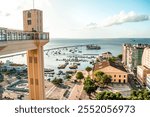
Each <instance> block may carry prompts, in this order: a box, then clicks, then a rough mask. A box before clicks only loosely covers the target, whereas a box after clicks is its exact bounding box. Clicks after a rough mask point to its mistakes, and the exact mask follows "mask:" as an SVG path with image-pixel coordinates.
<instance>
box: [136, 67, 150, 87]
mask: <svg viewBox="0 0 150 117" xmlns="http://www.w3.org/2000/svg"><path fill="white" fill-rule="evenodd" d="M147 74H150V69H148V68H146V67H144V66H142V65H141V66H137V78H138V80H139V81H140V83H141V84H143V85H145V84H146V77H147Z"/></svg>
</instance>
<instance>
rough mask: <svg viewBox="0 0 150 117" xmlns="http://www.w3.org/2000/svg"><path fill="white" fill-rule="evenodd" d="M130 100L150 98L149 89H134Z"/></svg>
mask: <svg viewBox="0 0 150 117" xmlns="http://www.w3.org/2000/svg"><path fill="white" fill-rule="evenodd" d="M129 99H130V100H150V91H148V90H147V89H143V90H133V91H132V92H131V95H130V97H129Z"/></svg>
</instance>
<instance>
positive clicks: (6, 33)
mask: <svg viewBox="0 0 150 117" xmlns="http://www.w3.org/2000/svg"><path fill="white" fill-rule="evenodd" d="M21 40H49V33H46V32H25V31H21V30H10V29H7V28H0V41H21Z"/></svg>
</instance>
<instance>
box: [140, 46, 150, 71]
mask: <svg viewBox="0 0 150 117" xmlns="http://www.w3.org/2000/svg"><path fill="white" fill-rule="evenodd" d="M142 65H143V66H145V67H147V68H148V69H150V47H147V48H145V49H144V52H143V56H142Z"/></svg>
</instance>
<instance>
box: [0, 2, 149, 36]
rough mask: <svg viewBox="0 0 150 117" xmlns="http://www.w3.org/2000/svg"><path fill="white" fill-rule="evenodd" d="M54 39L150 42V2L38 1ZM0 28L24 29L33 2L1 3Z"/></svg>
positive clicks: (45, 26)
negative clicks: (26, 12) (148, 40)
mask: <svg viewBox="0 0 150 117" xmlns="http://www.w3.org/2000/svg"><path fill="white" fill-rule="evenodd" d="M34 1H35V7H34V8H36V9H40V10H43V14H44V17H43V18H44V20H43V21H44V31H45V32H50V37H51V38H149V37H150V7H149V6H150V0H34ZM0 3H1V4H0V27H6V28H11V29H21V30H22V29H23V16H22V11H23V10H28V9H32V8H33V0H0Z"/></svg>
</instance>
